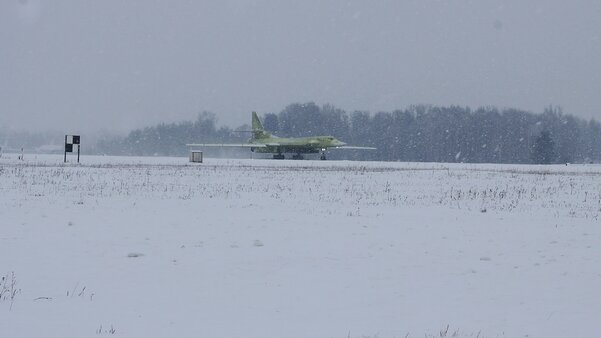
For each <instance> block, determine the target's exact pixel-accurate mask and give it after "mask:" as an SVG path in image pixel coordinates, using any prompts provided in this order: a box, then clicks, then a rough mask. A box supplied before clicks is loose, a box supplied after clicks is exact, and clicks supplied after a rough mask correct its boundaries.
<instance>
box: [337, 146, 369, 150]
mask: <svg viewBox="0 0 601 338" xmlns="http://www.w3.org/2000/svg"><path fill="white" fill-rule="evenodd" d="M334 149H357V150H376V149H377V148H374V147H357V146H340V147H334Z"/></svg>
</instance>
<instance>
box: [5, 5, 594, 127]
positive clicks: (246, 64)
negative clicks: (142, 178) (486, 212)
mask: <svg viewBox="0 0 601 338" xmlns="http://www.w3.org/2000/svg"><path fill="white" fill-rule="evenodd" d="M600 93H601V1H598V0H580V1H579V0H574V1H565V0H537V1H535V0H533V1H524V0H515V1H500V0H473V1H468V0H457V1H452V0H446V1H429V0H414V1H403V0H394V1H359V0H356V1H355V0H352V1H308V0H304V1H281V0H280V1H276V0H273V1H269V0H257V1H243V0H228V1H210V2H209V1H200V0H198V1H196V0H190V1H177V0H163V1H159V0H137V1H133V0H102V1H99V0H88V1H86V0H52V1H50V0H48V1H42V0H0V126H8V127H9V128H13V129H17V130H28V129H30V130H41V129H45V128H52V129H54V130H63V129H64V130H66V131H69V132H89V131H97V130H114V131H120V132H122V131H127V130H129V129H130V128H135V127H140V126H146V125H152V124H155V123H158V122H162V121H164V122H171V121H181V120H186V119H187V120H190V119H194V118H195V117H196V115H197V113H198V112H200V111H203V110H208V111H212V112H214V113H215V114H217V116H218V118H219V123H220V124H226V125H230V126H232V127H235V126H238V125H241V124H243V123H248V122H249V119H250V112H251V111H253V110H256V111H258V112H260V113H266V112H279V111H280V110H281V109H283V108H284V107H285V106H286V105H287V104H289V103H293V102H306V101H314V102H316V103H317V104H319V105H321V104H324V103H331V104H333V105H335V106H337V107H340V108H343V109H345V110H348V111H352V110H355V109H357V110H368V111H371V112H377V111H380V110H385V111H390V110H393V109H396V108H405V107H406V106H407V105H410V104H419V103H426V104H436V105H451V104H457V105H469V106H471V107H473V108H475V107H477V106H481V105H495V106H498V107H516V108H521V109H526V110H530V111H533V112H540V111H542V110H543V108H544V107H545V106H548V105H551V104H552V105H560V106H562V107H563V109H564V111H565V112H568V113H573V114H576V115H579V116H582V117H585V118H590V117H595V118H597V119H599V120H601V94H600Z"/></svg>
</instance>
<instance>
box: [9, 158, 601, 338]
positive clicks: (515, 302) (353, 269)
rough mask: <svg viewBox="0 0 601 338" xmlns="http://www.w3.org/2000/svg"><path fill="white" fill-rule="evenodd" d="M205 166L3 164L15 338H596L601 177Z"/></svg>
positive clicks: (565, 170) (91, 161) (431, 168)
mask: <svg viewBox="0 0 601 338" xmlns="http://www.w3.org/2000/svg"><path fill="white" fill-rule="evenodd" d="M69 160H70V161H73V160H74V157H72V156H71V157H69ZM205 160H206V161H205V163H203V164H190V163H188V162H187V159H186V158H127V157H90V156H83V157H82V163H81V164H79V165H77V164H75V163H68V164H66V165H65V164H63V163H62V156H61V155H53V156H49V155H47V156H43V155H27V154H26V156H25V160H24V161H19V160H18V159H17V155H12V154H4V156H3V157H2V158H0V278H1V277H4V280H3V281H2V284H0V292H3V291H2V290H4V292H3V293H2V297H1V298H0V336H1V337H97V336H120V337H245V338H248V337H303V338H306V337H341V338H344V337H380V338H387V337H424V335H426V336H428V337H431V336H435V337H439V336H444V335H445V334H444V332H442V333H441V330H443V331H444V330H446V328H447V326H448V331H447V333H446V336H448V337H451V336H452V335H453V334H456V333H457V334H456V336H458V337H525V336H528V337H595V336H598V335H599V328H598V322H597V320H598V319H599V318H601V317H600V316H601V291H600V290H601V246H600V245H599V244H600V242H601V218H600V216H601V167H599V166H592V165H568V166H518V165H474V164H440V163H373V162H330V161H324V162H320V161H272V160H218V159H205ZM13 282H14V286H15V287H14V290H15V291H19V292H17V293H11V292H10V291H11V289H13V288H12V283H13Z"/></svg>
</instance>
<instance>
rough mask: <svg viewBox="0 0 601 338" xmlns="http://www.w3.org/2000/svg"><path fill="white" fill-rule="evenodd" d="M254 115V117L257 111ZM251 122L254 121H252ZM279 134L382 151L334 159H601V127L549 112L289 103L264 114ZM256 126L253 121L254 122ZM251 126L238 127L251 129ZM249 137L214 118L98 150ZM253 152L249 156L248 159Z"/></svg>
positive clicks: (149, 131) (106, 143)
mask: <svg viewBox="0 0 601 338" xmlns="http://www.w3.org/2000/svg"><path fill="white" fill-rule="evenodd" d="M249 116H250V112H249ZM249 119H250V117H249ZM262 121H263V125H264V127H265V129H266V130H268V131H270V132H272V133H273V134H275V135H277V136H282V137H296V136H312V135H313V136H316V135H332V136H335V137H336V138H338V139H340V140H343V141H345V142H347V143H348V144H350V145H357V146H373V147H376V148H377V150H375V151H350V150H332V151H329V154H328V156H329V158H331V159H337V158H338V159H341V158H344V159H353V160H379V161H417V162H471V163H567V162H573V163H589V162H600V161H601V124H600V123H599V122H597V121H596V120H590V121H586V120H583V119H580V118H577V117H574V116H572V115H569V114H564V113H563V112H562V111H561V109H560V108H558V107H549V108H546V109H545V110H544V112H543V113H540V114H535V113H531V112H526V111H522V110H517V109H503V110H499V109H497V108H495V107H482V108H478V109H476V110H472V109H470V108H469V107H459V106H450V107H437V106H427V105H416V106H410V107H408V108H406V109H404V110H395V111H393V112H378V113H375V114H370V113H368V112H364V111H353V112H352V113H347V112H346V111H344V110H341V109H338V108H336V107H334V106H332V105H324V106H321V107H320V106H318V105H316V104H315V103H303V104H301V103H295V104H291V105H288V106H287V107H286V108H284V109H283V110H282V111H281V112H279V113H278V114H275V113H268V114H265V115H263V116H262ZM249 122H250V121H249ZM249 128H250V127H249V125H248V124H246V125H243V126H240V127H239V128H236V129H237V130H239V131H244V130H249ZM248 137H249V135H248V134H247V133H243V132H242V133H241V132H236V130H232V129H231V128H228V127H220V128H218V127H217V119H216V117H215V115H214V114H211V113H206V112H205V113H201V114H199V115H198V118H197V120H196V121H187V122H180V123H170V124H165V123H162V124H159V125H157V126H153V127H147V128H143V129H138V130H134V131H132V132H130V133H129V135H128V136H127V137H124V138H113V139H110V140H103V141H100V142H99V143H98V144H97V148H96V152H98V153H105V154H115V155H166V156H175V155H178V156H179V155H184V156H185V155H186V154H187V151H188V150H187V148H186V147H185V144H186V143H216V142H219V143H221V142H223V143H228V142H246V140H247V139H248ZM248 152H249V150H245V151H244V153H239V154H240V155H241V154H244V155H241V156H248Z"/></svg>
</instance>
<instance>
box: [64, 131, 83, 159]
mask: <svg viewBox="0 0 601 338" xmlns="http://www.w3.org/2000/svg"><path fill="white" fill-rule="evenodd" d="M79 141H80V138H79V135H65V160H64V161H65V163H67V153H72V152H73V146H77V163H79V148H80V147H81V146H80V144H79Z"/></svg>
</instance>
